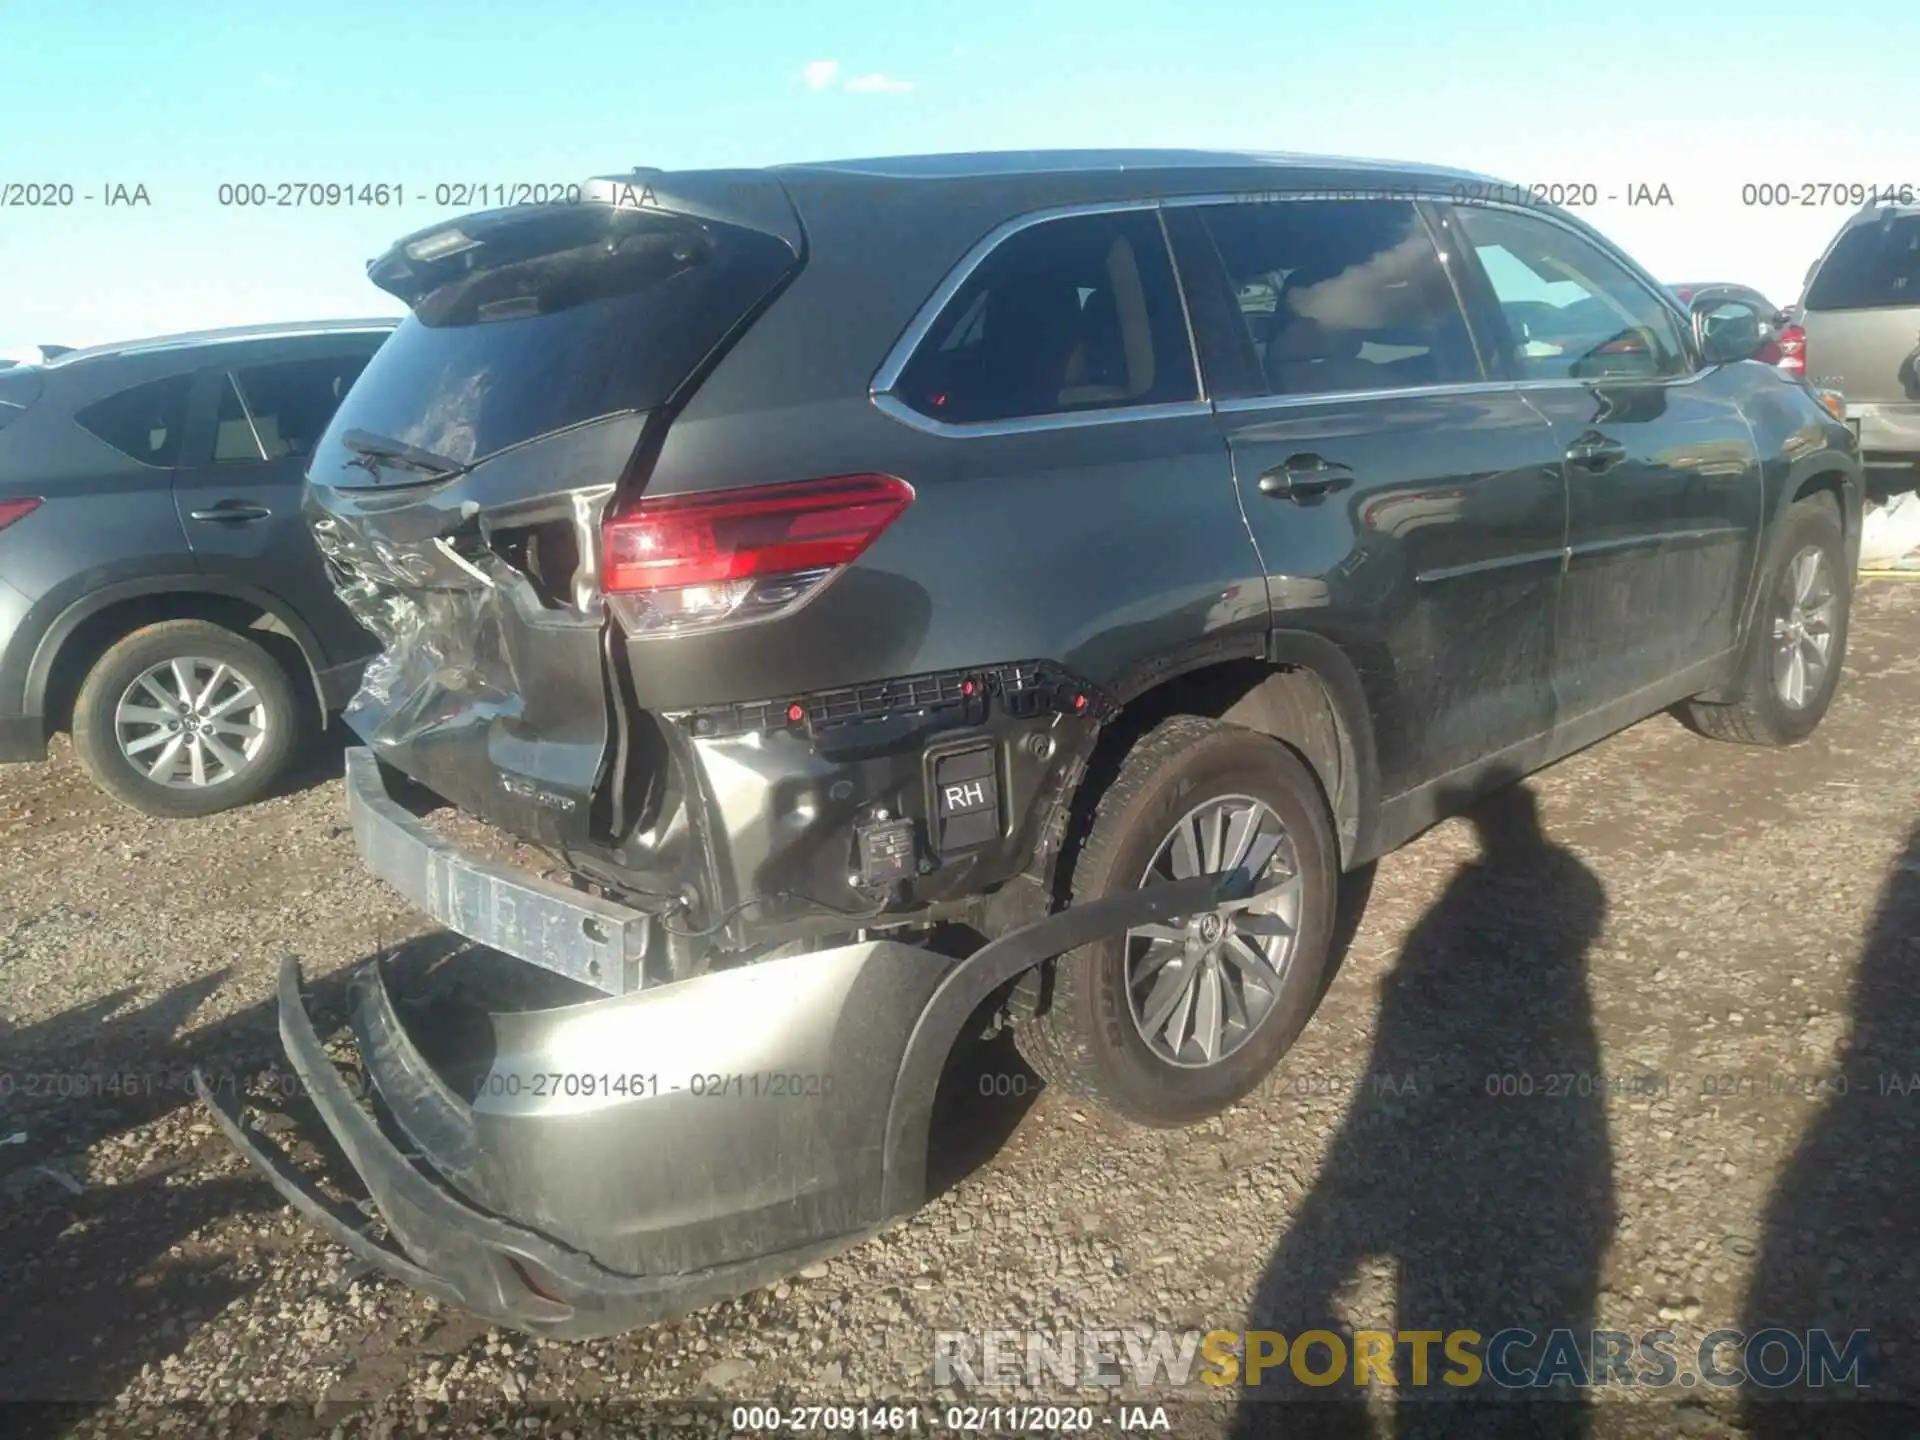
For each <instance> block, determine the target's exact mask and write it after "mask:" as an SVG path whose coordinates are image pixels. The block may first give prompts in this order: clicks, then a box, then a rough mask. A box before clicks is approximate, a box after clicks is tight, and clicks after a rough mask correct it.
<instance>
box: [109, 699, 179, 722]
mask: <svg viewBox="0 0 1920 1440" xmlns="http://www.w3.org/2000/svg"><path fill="white" fill-rule="evenodd" d="M114 718H115V719H117V720H118V721H119V722H120V723H121V724H122V725H165V724H168V723H169V722H170V721H172V720H173V719H174V718H175V712H173V711H172V710H162V709H161V708H160V707H159V706H157V705H135V704H134V703H133V702H132V701H130V700H128V701H122V702H121V705H120V713H119V714H118V715H116V716H115V717H114Z"/></svg>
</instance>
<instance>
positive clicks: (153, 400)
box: [73, 374, 193, 467]
mask: <svg viewBox="0 0 1920 1440" xmlns="http://www.w3.org/2000/svg"><path fill="white" fill-rule="evenodd" d="M192 388H193V376H192V375H190V374H188V375H169V376H168V377H167V378H166V379H164V380H149V381H148V382H147V383H146V384H144V385H135V386H133V387H132V388H131V389H127V390H121V391H117V392H116V393H114V394H112V395H109V396H107V397H106V398H105V399H104V400H96V401H94V402H93V403H92V404H91V405H88V406H85V407H84V408H82V409H80V410H76V411H75V412H74V416H73V418H74V420H75V421H76V422H77V423H78V424H79V425H80V426H81V428H82V429H85V430H87V431H89V432H91V433H92V434H93V435H96V436H98V437H99V438H100V439H102V440H104V441H106V442H107V444H109V445H111V446H113V448H114V449H116V450H118V451H119V452H120V453H121V454H123V455H126V456H129V457H131V458H132V459H135V460H138V461H139V462H140V463H141V464H142V465H159V466H163V467H164V466H170V465H173V464H175V463H176V462H177V461H178V460H179V458H180V435H181V432H182V431H183V430H184V429H185V428H186V421H187V396H188V394H189V393H190V392H191V390H192Z"/></svg>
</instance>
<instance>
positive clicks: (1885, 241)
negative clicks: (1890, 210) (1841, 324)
mask: <svg viewBox="0 0 1920 1440" xmlns="http://www.w3.org/2000/svg"><path fill="white" fill-rule="evenodd" d="M1898 305H1916V306H1920V215H1888V216H1885V217H1884V218H1882V219H1880V220H1877V221H1872V222H1869V223H1867V224H1864V225H1856V226H1854V227H1853V228H1851V229H1849V230H1847V231H1846V232H1845V233H1844V234H1842V235H1841V237H1840V238H1839V240H1838V241H1836V242H1835V243H1834V247H1833V249H1832V250H1831V251H1829V252H1828V254H1827V258H1826V259H1825V260H1824V261H1822V262H1821V264H1820V268H1819V270H1818V271H1817V272H1816V273H1815V275H1814V277H1813V283H1812V284H1811V285H1810V286H1808V287H1807V302H1806V308H1807V309H1809V310H1871V309H1877V308H1879V307H1881V306H1898Z"/></svg>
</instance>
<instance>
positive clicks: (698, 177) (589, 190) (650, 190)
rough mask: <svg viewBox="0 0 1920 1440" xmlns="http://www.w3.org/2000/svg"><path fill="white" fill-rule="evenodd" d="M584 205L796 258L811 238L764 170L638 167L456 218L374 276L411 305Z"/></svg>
mask: <svg viewBox="0 0 1920 1440" xmlns="http://www.w3.org/2000/svg"><path fill="white" fill-rule="evenodd" d="M582 207H595V208H598V209H600V210H602V211H659V212H661V213H663V214H668V215H677V216H683V217H685V218H687V219H690V220H705V221H713V222H716V223H719V224H725V225H738V226H742V227H744V228H747V229H750V230H758V231H760V232H761V233H763V234H766V235H771V236H773V237H774V238H775V239H777V240H780V241H782V242H783V243H785V244H786V246H787V247H788V248H789V249H790V250H792V251H793V253H794V254H795V255H799V254H801V253H802V250H803V248H804V245H805V238H804V235H803V233H802V231H801V229H800V218H799V216H798V215H796V214H795V213H794V209H793V202H792V201H791V200H790V199H788V197H787V191H786V187H785V186H783V185H782V184H781V183H780V182H779V181H778V180H777V179H775V178H774V177H773V176H772V175H770V174H769V173H767V172H766V171H764V170H688V171H679V172H668V171H665V170H644V169H636V170H632V171H629V172H628V173H627V174H624V175H601V176H596V177H594V178H593V179H591V180H588V181H585V182H584V183H583V184H581V185H580V186H579V187H578V192H577V195H573V196H569V197H568V198H567V199H565V200H559V201H548V202H546V203H543V204H538V205H509V206H505V207H503V208H500V209H495V210H479V211H475V212H473V213H472V214H469V215H460V216H456V217H454V218H453V219H450V220H443V221H441V222H439V223H438V224H435V225H429V226H427V227H426V228H425V229H423V230H416V231H414V232H413V233H412V234H410V235H405V236H402V237H401V238H400V239H399V240H396V241H395V242H394V243H393V245H392V246H391V247H390V248H389V249H388V250H387V251H386V253H385V254H383V255H381V256H379V257H378V258H377V259H373V260H370V261H368V262H367V278H368V279H369V280H371V281H372V282H373V283H374V284H376V285H378V286H379V287H380V288H381V289H382V290H384V291H386V292H387V293H388V294H389V295H392V296H394V297H396V298H398V299H400V300H402V301H405V302H406V303H407V304H408V305H409V306H411V305H412V304H413V303H414V301H416V300H418V299H419V298H420V297H421V296H422V295H424V294H426V293H427V292H428V291H430V290H433V289H436V288H437V287H439V286H441V285H444V284H445V283H446V282H447V281H449V280H453V279H457V278H459V277H460V276H462V275H466V274H470V273H471V272H473V271H475V270H482V269H486V268H488V266H489V265H490V264H491V263H493V261H494V259H495V257H494V256H492V255H490V254H489V253H488V247H489V246H490V245H495V244H498V243H499V242H500V241H503V240H505V239H506V238H507V237H508V236H509V235H524V234H525V233H526V226H527V224H528V222H529V221H530V220H532V219H536V218H538V217H540V216H542V215H545V216H549V217H554V218H559V217H562V216H564V215H566V214H567V213H568V212H573V211H578V210H580V209H581V208H582Z"/></svg>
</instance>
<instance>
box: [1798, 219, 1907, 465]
mask: <svg viewBox="0 0 1920 1440" xmlns="http://www.w3.org/2000/svg"><path fill="white" fill-rule="evenodd" d="M1790 318H1791V321H1792V325H1791V326H1790V327H1789V329H1788V330H1787V331H1786V332H1785V337H1786V338H1787V339H1788V341H1789V351H1790V353H1792V351H1793V348H1794V347H1793V344H1792V342H1794V341H1797V342H1798V351H1797V353H1798V356H1799V360H1800V367H1799V368H1800V370H1801V373H1802V374H1804V375H1805V376H1806V378H1807V379H1808V380H1809V381H1811V382H1812V383H1813V384H1814V385H1815V386H1816V387H1819V388H1822V389H1832V390H1838V391H1840V392H1841V394H1843V395H1844V396H1845V397H1846V402H1847V404H1846V418H1847V422H1848V424H1850V425H1851V426H1853V427H1854V429H1855V430H1856V432H1857V433H1858V434H1859V436H1860V450H1861V458H1862V459H1863V460H1864V461H1865V463H1866V464H1867V466H1868V467H1869V469H1868V476H1869V485H1870V486H1871V488H1873V489H1874V490H1876V491H1879V492H1890V491H1899V490H1909V489H1912V488H1913V487H1914V485H1915V484H1916V483H1920V205H1911V204H1902V205H1889V204H1879V205H1870V206H1868V207H1867V208H1866V209H1864V210H1861V211H1860V212H1859V213H1857V214H1856V215H1854V216H1853V217H1852V218H1851V219H1849V220H1848V221H1847V223H1846V224H1845V225H1843V226H1842V227H1841V229H1840V233H1839V234H1838V235H1836V236H1835V237H1834V239H1833V243H1832V244H1830V245H1829V246H1827V249H1826V252H1825V253H1824V254H1822V255H1821V257H1820V258H1819V260H1817V261H1815V262H1814V266H1813V268H1812V269H1811V270H1809V271H1808V272H1807V287H1806V290H1805V291H1804V292H1803V293H1802V295H1801V297H1800V301H1799V304H1798V305H1796V306H1795V307H1794V310H1793V312H1792V314H1791V317H1790Z"/></svg>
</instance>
